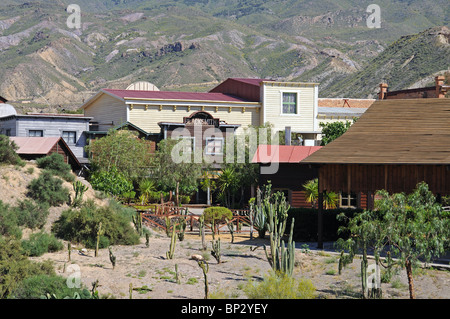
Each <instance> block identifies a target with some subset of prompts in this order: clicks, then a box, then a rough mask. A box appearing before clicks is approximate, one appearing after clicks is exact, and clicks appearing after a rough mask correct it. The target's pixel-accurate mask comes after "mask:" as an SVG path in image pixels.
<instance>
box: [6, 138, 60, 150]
mask: <svg viewBox="0 0 450 319" xmlns="http://www.w3.org/2000/svg"><path fill="white" fill-rule="evenodd" d="M59 139H60V137H17V136H13V137H10V140H11V141H13V142H14V143H16V145H17V146H18V147H19V149H18V150H17V151H16V152H17V154H48V153H49V152H50V150H51V149H52V148H53V146H55V144H56V143H58V141H59Z"/></svg>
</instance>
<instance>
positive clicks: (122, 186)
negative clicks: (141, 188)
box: [90, 167, 133, 196]
mask: <svg viewBox="0 0 450 319" xmlns="http://www.w3.org/2000/svg"><path fill="white" fill-rule="evenodd" d="M90 183H91V185H92V187H93V188H94V189H96V190H99V191H103V192H105V193H107V194H110V195H113V196H120V195H122V194H123V193H126V192H130V191H132V190H133V183H132V182H131V181H129V180H128V179H127V178H126V177H125V175H123V174H121V173H120V172H119V171H118V170H117V168H115V167H112V168H111V169H110V170H109V171H99V170H97V171H95V172H94V173H93V174H92V175H91V177H90Z"/></svg>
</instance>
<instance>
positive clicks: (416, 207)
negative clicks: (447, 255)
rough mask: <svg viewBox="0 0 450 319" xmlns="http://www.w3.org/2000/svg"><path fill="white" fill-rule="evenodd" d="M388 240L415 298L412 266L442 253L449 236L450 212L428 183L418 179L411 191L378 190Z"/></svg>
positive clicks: (379, 208)
mask: <svg viewBox="0 0 450 319" xmlns="http://www.w3.org/2000/svg"><path fill="white" fill-rule="evenodd" d="M377 195H378V196H380V197H381V199H379V200H378V201H377V208H378V210H379V211H380V212H382V214H383V221H384V227H383V229H384V231H386V236H385V237H386V240H387V244H388V245H389V247H390V251H391V253H392V255H393V256H396V257H397V258H399V262H400V265H401V266H403V267H404V268H405V270H406V274H407V277H408V284H409V294H410V298H411V299H414V298H415V291H414V281H413V268H415V267H417V265H418V262H419V260H423V261H425V262H430V261H431V260H432V259H433V258H437V257H439V256H440V255H441V254H443V253H444V248H445V245H446V243H448V240H449V237H450V216H449V214H448V212H444V211H443V209H442V206H441V205H440V204H438V203H436V198H435V196H434V195H433V194H432V193H431V191H430V190H429V188H428V185H427V184H426V183H424V182H422V183H419V184H418V185H417V187H416V189H415V190H414V192H413V193H411V194H410V195H405V194H403V193H400V194H393V195H389V194H388V192H386V191H379V192H377Z"/></svg>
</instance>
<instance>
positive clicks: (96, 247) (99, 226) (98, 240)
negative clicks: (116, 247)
mask: <svg viewBox="0 0 450 319" xmlns="http://www.w3.org/2000/svg"><path fill="white" fill-rule="evenodd" d="M103 233H104V231H103V229H102V222H99V223H98V228H97V243H96V245H95V257H97V256H98V245H99V243H100V236H101V235H103Z"/></svg>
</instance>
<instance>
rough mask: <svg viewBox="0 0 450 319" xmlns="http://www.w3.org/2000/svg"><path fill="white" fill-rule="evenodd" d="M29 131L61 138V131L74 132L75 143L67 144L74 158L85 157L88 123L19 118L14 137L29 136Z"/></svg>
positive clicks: (79, 120)
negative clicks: (40, 131)
mask: <svg viewBox="0 0 450 319" xmlns="http://www.w3.org/2000/svg"><path fill="white" fill-rule="evenodd" d="M30 130H42V131H43V134H44V135H43V136H44V137H62V133H63V131H72V132H76V143H75V144H68V145H69V147H70V149H71V150H72V152H73V153H74V155H75V156H76V157H85V152H84V146H86V136H85V134H84V132H85V131H88V130H89V122H88V121H86V120H81V119H77V118H73V119H70V120H68V119H64V118H34V117H19V118H18V120H17V134H16V136H29V131H30Z"/></svg>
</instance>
